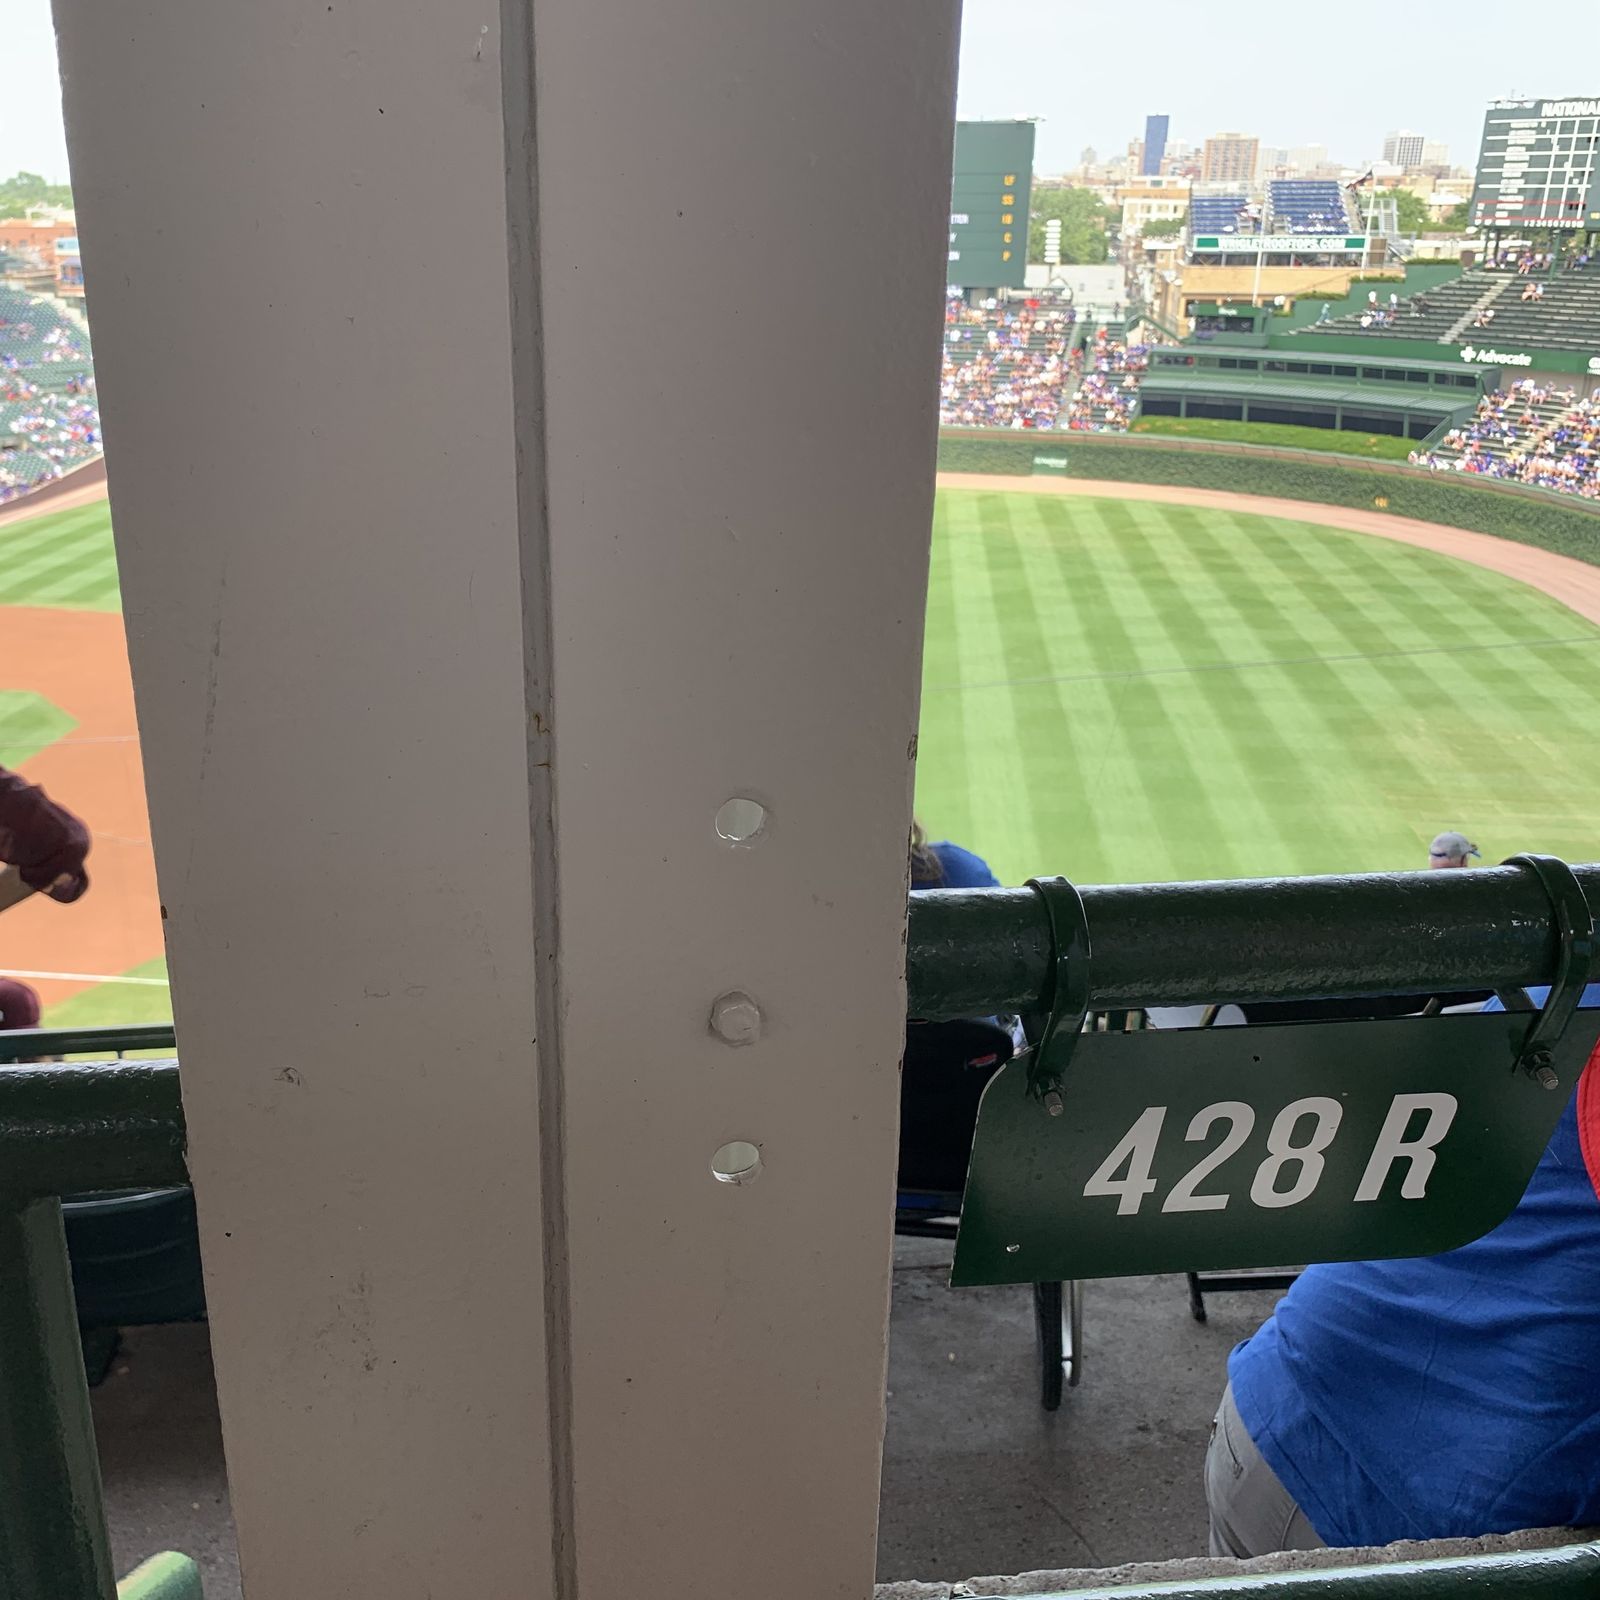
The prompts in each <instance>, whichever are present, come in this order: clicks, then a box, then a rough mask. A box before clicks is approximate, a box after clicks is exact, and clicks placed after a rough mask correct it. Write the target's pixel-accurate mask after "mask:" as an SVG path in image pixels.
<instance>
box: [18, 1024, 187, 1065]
mask: <svg viewBox="0 0 1600 1600" xmlns="http://www.w3.org/2000/svg"><path fill="white" fill-rule="evenodd" d="M172 1048H173V1032H172V1024H171V1023H170V1022H144V1023H135V1024H132V1025H125V1026H123V1027H120V1028H16V1029H12V1030H0V1063H4V1062H7V1061H29V1060H32V1059H34V1058H35V1057H39V1056H76V1055H87V1054H89V1053H91V1052H92V1053H94V1054H95V1055H97V1056H99V1057H100V1058H101V1059H102V1060H109V1059H110V1058H111V1057H112V1056H120V1055H122V1054H124V1053H125V1052H126V1051H129V1050H171V1049H172Z"/></svg>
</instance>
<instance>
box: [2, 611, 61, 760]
mask: <svg viewBox="0 0 1600 1600" xmlns="http://www.w3.org/2000/svg"><path fill="white" fill-rule="evenodd" d="M4 637H5V620H4V619H3V618H0V641H3V640H4ZM3 671H4V664H3V656H0V672H3ZM75 727H77V723H75V722H74V721H73V720H72V718H71V717H69V716H68V715H67V714H66V712H65V711H63V710H61V708H60V707H59V706H54V705H52V704H51V703H50V702H49V701H48V700H46V699H44V698H43V697H42V696H40V695H36V694H28V693H27V692H26V691H25V690H22V689H4V688H0V767H20V766H21V765H22V763H23V762H24V761H26V760H27V759H28V757H29V756H34V755H37V754H38V753H39V752H40V751H41V750H43V749H44V747H45V746H46V745H47V744H54V743H55V742H56V740H57V739H64V738H65V737H66V736H67V735H68V734H69V733H71V732H72V730H73V729H74V728H75Z"/></svg>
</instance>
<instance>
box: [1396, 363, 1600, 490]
mask: <svg viewBox="0 0 1600 1600" xmlns="http://www.w3.org/2000/svg"><path fill="white" fill-rule="evenodd" d="M1552 407H1554V409H1552ZM1410 459H1411V461H1412V462H1413V464H1414V465H1416V466H1419V467H1426V468H1428V469H1429V470H1430V471H1432V472H1467V473H1472V474H1475V475H1476V476H1479V477H1485V478H1497V479H1500V480H1502V481H1505V482H1508V483H1527V484H1532V485H1533V486H1534V487H1536V488H1540V489H1556V490H1559V491H1561V492H1563V493H1566V494H1576V495H1581V496H1583V497H1584V498H1585V499H1587V500H1597V499H1600V398H1596V397H1591V398H1589V399H1584V400H1580V399H1579V398H1578V397H1577V395H1576V392H1575V391H1573V390H1572V389H1552V388H1549V387H1547V386H1544V385H1541V384H1538V383H1535V382H1534V380H1533V379H1531V378H1524V379H1523V380H1522V382H1521V383H1518V384H1514V385H1513V386H1512V387H1511V388H1510V389H1509V390H1505V391H1503V392H1499V393H1495V394H1488V395H1485V396H1484V397H1483V399H1482V400H1480V401H1479V402H1478V408H1477V411H1476V412H1475V413H1474V414H1473V416H1472V418H1471V419H1470V420H1469V421H1467V422H1465V423H1463V424H1462V425H1461V426H1460V427H1456V428H1451V429H1450V430H1449V432H1448V433H1446V434H1445V435H1444V437H1443V438H1441V439H1440V440H1439V442H1438V445H1437V446H1436V447H1435V448H1434V449H1432V450H1428V451H1415V450H1414V451H1412V453H1411V457H1410Z"/></svg>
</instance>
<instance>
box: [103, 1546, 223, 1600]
mask: <svg viewBox="0 0 1600 1600" xmlns="http://www.w3.org/2000/svg"><path fill="white" fill-rule="evenodd" d="M117 1600H205V1590H204V1588H203V1587H202V1585H201V1582H200V1569H199V1567H197V1566H196V1565H195V1564H194V1562H192V1561H191V1560H190V1559H189V1558H188V1556H180V1555H175V1554H174V1553H173V1552H172V1551H170V1550H168V1551H165V1552H163V1553H162V1554H161V1555H158V1556H151V1557H150V1559H149V1560H148V1561H146V1562H144V1563H143V1564H142V1565H140V1566H138V1567H135V1568H134V1570H133V1571H132V1572H130V1573H129V1574H128V1576H127V1577H126V1578H124V1579H123V1580H122V1582H121V1583H119V1584H118V1585H117Z"/></svg>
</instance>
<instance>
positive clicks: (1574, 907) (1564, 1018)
mask: <svg viewBox="0 0 1600 1600" xmlns="http://www.w3.org/2000/svg"><path fill="white" fill-rule="evenodd" d="M1501 865H1502V866H1507V867H1526V868H1527V869H1528V871H1530V872H1531V873H1532V874H1533V875H1534V877H1536V878H1537V879H1538V880H1539V882H1540V884H1541V885H1542V886H1543V888H1544V892H1545V893H1546V894H1547V895H1549V897H1550V907H1551V910H1552V911H1553V913H1554V914H1555V924H1556V934H1557V937H1558V938H1559V939H1560V941H1561V950H1560V954H1559V956H1558V957H1557V961H1556V970H1555V976H1554V978H1553V979H1552V980H1551V985H1550V993H1549V995H1548V996H1546V998H1545V1003H1544V1006H1543V1007H1542V1009H1541V1010H1540V1012H1539V1016H1538V1019H1537V1020H1536V1021H1535V1022H1534V1024H1533V1026H1532V1027H1531V1028H1530V1029H1529V1030H1528V1036H1527V1038H1525V1039H1524V1040H1523V1041H1522V1049H1521V1051H1520V1052H1519V1053H1518V1056H1517V1061H1516V1064H1517V1066H1518V1067H1519V1068H1520V1069H1521V1070H1522V1071H1523V1072H1525V1073H1527V1075H1528V1076H1529V1077H1530V1078H1532V1079H1533V1080H1534V1082H1535V1083H1537V1084H1538V1085H1539V1086H1540V1087H1541V1088H1544V1089H1557V1088H1559V1087H1560V1086H1561V1078H1560V1075H1559V1074H1558V1073H1557V1072H1556V1070H1555V1065H1554V1062H1555V1048H1556V1045H1557V1044H1558V1043H1559V1042H1560V1040H1561V1036H1562V1035H1563V1034H1564V1033H1565V1032H1566V1029H1567V1024H1568V1023H1569V1022H1571V1021H1572V1014H1573V1012H1574V1011H1576V1010H1577V1009H1578V1001H1579V1000H1580V999H1582V997H1583V991H1584V989H1585V988H1586V987H1587V985H1588V982H1589V966H1590V963H1591V962H1592V961H1593V959H1594V914H1593V912H1592V911H1591V910H1590V909H1589V901H1588V899H1587V898H1586V896H1585V895H1584V892H1583V885H1582V884H1581V883H1579V882H1578V880H1577V878H1576V877H1575V876H1574V874H1573V871H1572V868H1571V867H1569V866H1568V865H1567V864H1566V862H1565V861H1563V860H1562V859H1561V858H1560V857H1559V856H1535V855H1523V856H1511V857H1509V858H1508V859H1507V860H1505V861H1504V862H1502V863H1501ZM1526 1004H1527V997H1526V996H1525V995H1524V996H1523V1007H1519V1008H1518V1009H1523V1008H1525V1007H1526ZM1507 1009H1508V1010H1509V1009H1511V1007H1510V1005H1509V1004H1507Z"/></svg>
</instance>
